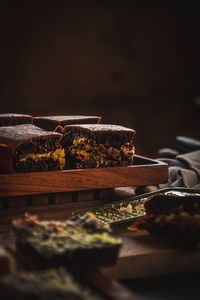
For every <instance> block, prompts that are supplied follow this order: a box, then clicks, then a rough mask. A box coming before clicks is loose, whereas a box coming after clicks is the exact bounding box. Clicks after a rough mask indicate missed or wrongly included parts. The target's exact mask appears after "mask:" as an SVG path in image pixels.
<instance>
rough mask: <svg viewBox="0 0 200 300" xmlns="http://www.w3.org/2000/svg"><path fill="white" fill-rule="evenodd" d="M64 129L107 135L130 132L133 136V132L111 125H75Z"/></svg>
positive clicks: (132, 130)
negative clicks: (105, 133)
mask: <svg viewBox="0 0 200 300" xmlns="http://www.w3.org/2000/svg"><path fill="white" fill-rule="evenodd" d="M65 129H66V130H67V129H79V130H83V131H90V132H109V133H112V132H113V133H119V134H120V133H126V132H130V133H132V134H133V135H135V130H134V129H131V128H127V127H124V126H120V125H111V124H83V125H82V124H81V125H80V124H77V125H66V126H65Z"/></svg>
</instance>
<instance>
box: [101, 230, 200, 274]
mask: <svg viewBox="0 0 200 300" xmlns="http://www.w3.org/2000/svg"><path fill="white" fill-rule="evenodd" d="M122 236H123V241H124V243H123V246H122V249H121V251H120V254H119V259H118V262H117V264H116V265H115V266H114V267H111V268H106V269H104V270H103V272H104V274H106V275H109V276H112V277H114V278H118V279H128V278H142V277H151V276H157V275H164V274H169V273H176V272H182V271H191V270H197V269H200V250H189V249H181V248H178V247H176V246H172V245H170V244H169V243H167V242H164V241H162V242H161V241H160V240H159V239H156V238H154V237H152V236H149V235H148V234H146V235H144V234H135V233H134V234H133V233H129V232H127V233H124V234H123V235H122Z"/></svg>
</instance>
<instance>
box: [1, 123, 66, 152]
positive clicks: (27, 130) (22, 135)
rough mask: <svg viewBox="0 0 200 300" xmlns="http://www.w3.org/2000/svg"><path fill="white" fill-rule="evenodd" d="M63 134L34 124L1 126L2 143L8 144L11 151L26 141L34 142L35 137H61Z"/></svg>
mask: <svg viewBox="0 0 200 300" xmlns="http://www.w3.org/2000/svg"><path fill="white" fill-rule="evenodd" d="M61 137H62V135H61V134H59V133H56V132H50V131H45V130H43V129H41V128H38V127H36V126H34V125H32V124H22V125H16V126H5V127H0V144H5V145H7V146H8V147H9V148H10V150H11V152H14V151H15V149H16V147H17V146H19V145H20V144H22V143H25V142H34V141H35V139H45V138H59V139H61Z"/></svg>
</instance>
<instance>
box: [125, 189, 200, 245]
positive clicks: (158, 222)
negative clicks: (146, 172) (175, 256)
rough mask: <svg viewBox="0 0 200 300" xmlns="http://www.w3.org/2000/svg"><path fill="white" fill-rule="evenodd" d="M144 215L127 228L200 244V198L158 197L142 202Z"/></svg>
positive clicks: (190, 196) (184, 242)
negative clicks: (143, 203)
mask: <svg viewBox="0 0 200 300" xmlns="http://www.w3.org/2000/svg"><path fill="white" fill-rule="evenodd" d="M145 210H146V216H145V217H142V218H141V219H140V220H138V221H135V222H134V223H133V224H132V225H131V226H130V227H129V229H131V230H135V229H136V230H139V231H141V230H147V231H148V232H149V233H150V234H152V235H156V236H159V237H162V238H167V239H170V240H173V241H175V242H179V243H182V244H185V245H186V246H188V247H192V246H194V245H197V244H198V243H199V241H200V196H195V195H194V196H193V195H188V196H174V195H163V194H158V195H155V196H153V197H151V198H150V199H149V200H148V201H147V202H146V203H145Z"/></svg>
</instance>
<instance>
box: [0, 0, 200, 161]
mask: <svg viewBox="0 0 200 300" xmlns="http://www.w3.org/2000/svg"><path fill="white" fill-rule="evenodd" d="M163 2H165V1H157V2H151V1H150V2H149V1H115V2H113V1H79V2H78V1H61V0H60V1H50V0H49V1H38V2H37V1H32V2H31V1H16V2H15V1H12V2H9V1H3V2H1V4H0V6H1V9H0V20H1V26H0V28H1V29H0V34H1V68H0V76H1V87H0V99H1V112H18V113H20V112H22V113H31V114H33V115H42V114H53V115H55V114H97V115H102V117H103V121H104V122H110V123H116V124H121V125H126V126H129V127H134V128H135V129H136V130H137V141H136V145H137V153H140V154H145V155H148V156H156V155H157V149H158V148H159V147H163V146H173V144H174V140H175V136H176V135H178V134H179V135H189V136H191V137H196V138H199V132H200V122H199V120H200V105H197V104H196V102H198V101H197V100H198V98H197V97H198V96H200V90H199V79H200V76H199V74H200V69H199V56H200V21H199V11H198V7H195V5H194V4H193V1H186V2H187V4H184V3H181V2H179V4H176V3H175V2H174V3H173V4H169V3H168V4H163ZM180 4H181V5H180ZM195 99H196V100H195Z"/></svg>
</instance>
